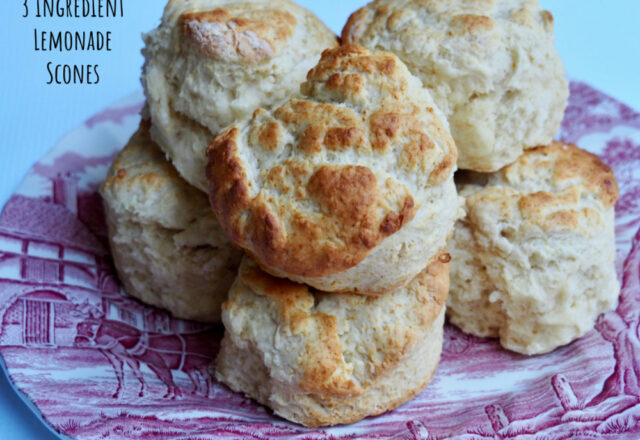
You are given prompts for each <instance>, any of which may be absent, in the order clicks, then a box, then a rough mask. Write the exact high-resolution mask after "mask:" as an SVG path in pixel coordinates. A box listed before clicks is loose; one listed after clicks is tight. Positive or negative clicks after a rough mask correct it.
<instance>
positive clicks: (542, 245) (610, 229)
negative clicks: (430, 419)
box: [447, 142, 619, 354]
mask: <svg viewBox="0 0 640 440" xmlns="http://www.w3.org/2000/svg"><path fill="white" fill-rule="evenodd" d="M456 180H457V181H458V185H459V189H460V194H461V195H462V196H465V197H466V211H467V215H466V217H465V218H464V219H462V220H460V221H458V223H457V224H456V228H455V232H454V234H453V238H452V240H451V241H450V243H449V248H448V250H449V253H450V254H451V258H452V262H451V293H450V295H449V304H448V311H447V313H448V315H449V318H450V320H451V322H452V323H453V324H455V325H457V326H458V327H460V328H461V329H462V330H463V331H465V332H467V333H471V334H474V335H476V336H490V337H499V338H500V343H501V344H502V346H504V347H505V348H508V349H509V350H513V351H517V352H519V353H524V354H537V353H545V352H548V351H551V350H553V349H554V348H556V347H559V346H561V345H564V344H567V343H569V342H571V341H573V340H574V339H576V338H578V337H580V336H582V335H584V334H585V333H586V332H587V331H589V330H590V329H591V328H593V325H594V323H595V320H596V318H597V317H598V315H599V314H600V313H604V312H607V311H609V310H611V309H613V308H614V306H615V304H616V301H617V297H618V293H619V285H618V281H617V279H616V271H615V267H614V261H615V242H614V208H613V207H614V204H615V202H616V200H617V198H618V187H617V183H616V179H615V176H614V175H613V172H612V171H611V169H610V168H609V167H608V166H607V165H605V164H604V163H602V162H601V161H600V159H599V158H598V157H596V156H594V155H592V154H590V153H588V152H586V151H584V150H581V149H579V148H578V147H576V146H575V145H566V144H561V143H557V142H554V143H553V144H551V145H549V146H545V147H538V148H534V149H531V150H527V151H526V152H525V153H524V154H523V155H522V156H520V158H518V160H517V161H516V162H515V163H513V164H512V165H509V166H507V167H505V168H503V169H502V170H500V171H499V172H497V173H493V174H487V175H481V174H478V173H470V172H467V173H463V174H462V175H457V176H456Z"/></svg>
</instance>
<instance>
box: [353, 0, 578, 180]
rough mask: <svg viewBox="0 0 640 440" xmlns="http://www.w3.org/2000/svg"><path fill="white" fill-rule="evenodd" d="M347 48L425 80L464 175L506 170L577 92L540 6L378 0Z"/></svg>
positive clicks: (520, 1)
mask: <svg viewBox="0 0 640 440" xmlns="http://www.w3.org/2000/svg"><path fill="white" fill-rule="evenodd" d="M342 39H343V43H355V44H361V45H363V46H366V47H369V48H371V49H378V50H388V51H391V52H393V53H395V54H396V55H398V57H400V59H401V60H402V61H404V62H405V63H406V65H407V67H408V68H409V70H411V72H412V73H413V74H414V75H416V76H418V77H419V78H420V79H421V80H422V82H423V84H424V86H425V87H427V89H429V91H430V92H431V94H432V96H433V98H434V100H435V102H436V104H437V105H438V106H439V107H440V109H441V110H442V111H443V112H444V113H445V114H446V115H447V117H448V118H449V124H450V126H451V134H452V135H453V138H454V139H455V141H456V145H457V147H458V155H459V158H458V166H459V167H460V168H462V169H471V170H475V171H483V172H488V171H496V170H498V169H500V168H502V167H503V166H505V165H507V164H509V163H511V162H513V161H514V160H516V158H517V157H518V156H519V155H520V154H522V151H523V149H524V148H530V147H534V146H537V145H547V144H548V143H549V142H551V140H552V138H553V136H555V134H556V133H557V131H558V129H559V128H560V123H561V121H562V117H563V115H564V110H565V107H566V105H567V98H568V96H569V88H568V83H567V81H566V79H565V77H564V69H563V67H562V61H561V59H560V57H559V55H558V53H557V51H556V50H555V48H554V35H553V17H552V16H551V14H550V13H549V12H548V11H545V10H542V9H541V8H540V5H539V3H538V0H482V1H468V0H376V1H374V2H372V3H369V4H368V5H366V6H365V7H363V8H362V9H360V10H358V11H356V12H355V13H353V15H352V16H351V17H350V18H349V21H348V22H347V25H346V26H345V28H344V30H343V34H342Z"/></svg>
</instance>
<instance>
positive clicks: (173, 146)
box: [142, 0, 337, 191]
mask: <svg viewBox="0 0 640 440" xmlns="http://www.w3.org/2000/svg"><path fill="white" fill-rule="evenodd" d="M144 41H145V48H144V49H143V54H144V57H145V64H144V68H143V75H142V84H143V86H144V90H145V95H146V98H147V101H148V114H147V115H146V116H148V117H150V119H151V121H152V127H151V136H152V138H153V140H154V141H156V143H157V144H158V145H159V146H160V148H161V149H162V150H163V151H164V152H165V153H166V154H167V156H168V157H169V158H170V159H171V161H172V162H173V165H174V166H175V167H176V168H177V170H178V172H179V173H180V174H181V175H182V177H183V178H185V179H186V180H187V181H188V182H189V183H190V184H192V185H194V186H196V187H198V188H200V189H201V190H203V191H206V189H207V185H206V181H205V176H204V169H205V165H206V156H205V149H206V148H207V146H208V145H209V144H210V143H211V140H212V139H213V138H214V137H215V135H216V134H218V133H219V132H220V130H221V129H222V128H224V127H226V126H227V125H229V124H231V123H232V122H234V121H235V120H237V119H241V118H243V117H245V116H247V115H251V113H252V112H253V110H254V109H256V108H257V107H270V106H273V105H275V104H277V103H279V102H281V101H283V100H285V99H287V98H289V97H290V96H292V95H294V94H298V93H299V88H300V83H302V82H303V81H304V78H305V75H306V74H307V71H308V70H309V69H310V68H311V67H313V65H314V64H316V63H317V62H318V60H319V59H320V54H321V53H322V51H323V50H324V49H326V48H328V47H334V46H336V45H337V38H336V36H335V34H334V33H333V32H331V30H329V29H328V28H327V27H326V26H325V25H324V24H323V23H322V22H321V21H320V20H319V19H318V18H317V17H316V16H315V15H314V14H312V13H311V12H309V11H307V10H306V9H304V8H302V7H300V6H298V5H297V4H296V3H294V2H293V1H290V0H241V1H238V0H190V1H185V0H170V1H169V3H168V4H167V6H166V8H165V10H164V14H163V17H162V23H161V24H160V26H159V27H158V28H157V29H155V30H153V31H152V32H150V33H148V34H147V35H145V36H144Z"/></svg>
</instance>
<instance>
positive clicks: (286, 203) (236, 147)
mask: <svg viewBox="0 0 640 440" xmlns="http://www.w3.org/2000/svg"><path fill="white" fill-rule="evenodd" d="M301 90H302V93H303V94H304V99H291V100H289V101H287V102H286V103H284V104H283V105H281V106H280V107H279V108H277V109H275V110H274V111H267V110H264V109H258V110H256V111H255V112H254V114H253V117H252V118H251V119H249V120H245V121H242V122H240V123H237V124H235V125H233V126H231V127H230V128H228V129H227V130H225V131H224V132H223V133H221V134H220V135H219V136H218V137H217V138H216V139H215V140H214V141H213V143H212V144H211V145H210V146H209V149H208V150H207V154H208V157H209V165H208V168H207V176H208V179H209V182H210V199H211V203H212V206H213V209H214V211H215V212H216V215H217V216H218V218H219V220H220V222H221V224H222V226H223V228H224V229H225V230H226V231H227V233H228V234H229V236H230V237H231V238H232V240H233V241H234V242H235V243H236V244H237V245H239V246H240V247H242V248H244V249H246V250H247V251H248V252H249V254H250V255H252V257H253V258H254V259H255V260H256V261H257V262H258V263H259V264H260V265H261V266H262V267H263V268H265V269H266V270H268V271H270V272H276V274H277V275H282V274H284V275H285V276H291V275H293V276H302V277H323V276H327V275H332V274H336V273H340V272H343V271H345V270H347V269H349V268H352V267H354V266H356V265H358V264H359V263H360V262H362V261H363V260H364V259H365V257H367V255H368V254H369V253H370V252H371V251H372V250H373V249H375V248H376V247H378V246H381V245H382V244H383V243H384V241H385V239H386V238H388V237H389V236H392V235H393V234H396V233H397V232H398V231H401V230H402V229H403V228H405V227H406V226H407V225H408V224H410V223H411V221H412V219H413V218H414V216H415V215H416V212H417V211H419V210H420V209H421V208H422V205H423V203H425V201H426V200H427V199H428V196H427V194H428V192H429V191H430V190H431V189H433V188H436V187H438V186H439V185H442V184H443V183H444V182H446V181H450V179H451V176H452V173H453V171H454V169H455V162H456V148H455V144H454V142H453V140H452V138H451V136H450V134H449V131H448V127H447V123H446V120H445V119H444V117H442V116H441V114H440V111H439V110H438V109H437V108H436V106H435V104H434V103H433V101H432V99H431V97H430V96H429V93H428V92H427V91H426V90H424V89H423V88H422V86H421V85H420V82H419V81H418V80H417V79H416V78H415V77H413V76H411V74H410V73H409V72H408V70H407V68H406V67H405V66H404V64H403V63H402V62H401V61H400V60H399V59H398V58H397V57H396V56H394V55H392V54H390V53H387V52H376V51H371V52H370V51H369V50H367V49H364V48H362V47H358V46H343V47H339V48H336V49H331V50H326V51H325V52H324V53H323V56H322V58H321V60H320V62H319V63H318V65H317V66H316V67H315V68H313V69H312V70H311V71H310V72H309V74H308V76H307V81H306V82H305V83H304V84H303V85H302V87H301ZM434 253H435V252H434ZM431 256H432V255H425V256H424V261H423V266H422V267H424V265H426V263H427V261H428V260H429V259H430V258H431ZM392 269H393V268H392V267H378V268H377V270H380V271H388V270H392ZM418 271H419V270H418ZM416 273H417V272H416ZM414 275H415V274H414ZM306 281H307V280H305V282H306ZM407 281H408V280H407ZM312 285H313V284H312Z"/></svg>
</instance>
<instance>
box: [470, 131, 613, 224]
mask: <svg viewBox="0 0 640 440" xmlns="http://www.w3.org/2000/svg"><path fill="white" fill-rule="evenodd" d="M462 180H467V183H463V184H460V185H459V190H460V193H461V195H463V196H467V209H468V210H469V213H470V214H471V216H472V217H473V218H474V219H475V218H477V217H478V216H479V217H478V218H484V219H486V218H494V219H496V216H497V217H498V218H501V219H502V220H500V221H497V220H496V221H497V222H498V223H499V224H503V225H504V224H508V223H509V222H510V221H512V220H515V219H522V220H524V221H525V222H526V224H529V225H531V226H532V227H536V228H541V229H542V230H544V231H547V232H562V231H576V232H580V231H582V233H585V234H587V235H590V234H591V233H592V231H594V230H598V226H599V225H601V223H602V221H603V220H602V218H601V216H602V215H604V213H605V212H608V211H610V210H611V208H613V205H615V203H616V201H617V199H618V184H617V181H616V178H615V175H614V174H613V171H612V170H611V168H610V167H609V166H607V165H606V164H605V163H603V162H602V161H601V160H600V158H598V157H597V156H595V155H593V154H591V153H589V152H587V151H585V150H582V149H580V148H578V147H577V146H575V145H573V144H565V143H561V142H553V143H551V144H550V145H548V146H542V147H536V148H532V149H530V150H527V151H525V153H524V154H523V155H522V156H520V157H519V158H518V160H517V161H515V162H514V163H512V164H511V165H508V166H506V167H504V168H503V169H501V170H500V171H499V172H497V173H493V174H490V175H484V176H483V175H479V174H476V173H468V174H466V176H464V177H463V179H462ZM474 180H475V181H476V182H475V183H474ZM482 180H484V182H480V181H482ZM478 183H481V184H480V185H478ZM490 212H493V214H492V215H490V216H489V213H490ZM472 221H473V220H472ZM505 222H507V223H505ZM503 233H505V234H508V232H503Z"/></svg>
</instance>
